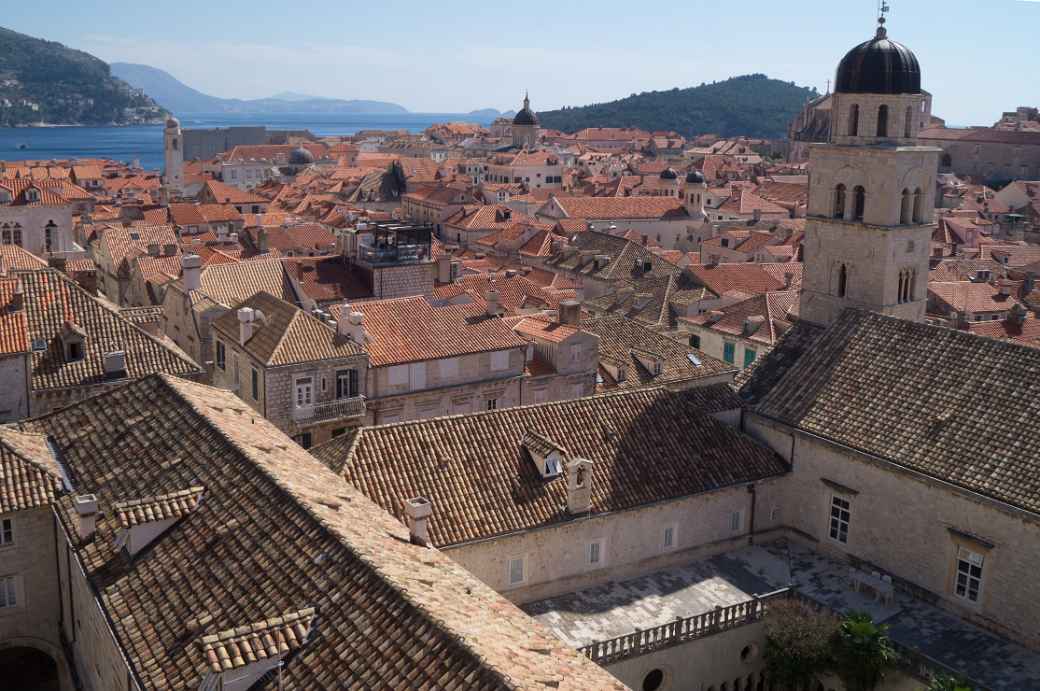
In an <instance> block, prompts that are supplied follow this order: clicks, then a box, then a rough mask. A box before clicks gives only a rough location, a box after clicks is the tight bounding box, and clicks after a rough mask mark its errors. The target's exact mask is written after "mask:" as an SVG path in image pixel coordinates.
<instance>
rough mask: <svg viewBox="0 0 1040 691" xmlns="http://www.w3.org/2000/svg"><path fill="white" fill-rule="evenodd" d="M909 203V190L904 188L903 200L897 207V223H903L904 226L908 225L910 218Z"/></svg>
mask: <svg viewBox="0 0 1040 691" xmlns="http://www.w3.org/2000/svg"><path fill="white" fill-rule="evenodd" d="M910 204H911V202H910V190H906V189H904V190H903V201H902V204H901V205H900V207H899V223H900V225H904V226H907V225H910V218H911V216H910V211H911V205H910Z"/></svg>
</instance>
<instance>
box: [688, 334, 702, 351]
mask: <svg viewBox="0 0 1040 691" xmlns="http://www.w3.org/2000/svg"><path fill="white" fill-rule="evenodd" d="M690 347H691V348H696V349H697V350H700V348H701V337H700V336H698V335H697V334H693V335H692V336H690Z"/></svg>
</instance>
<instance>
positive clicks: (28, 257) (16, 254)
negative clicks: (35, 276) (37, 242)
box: [0, 245, 47, 275]
mask: <svg viewBox="0 0 1040 691" xmlns="http://www.w3.org/2000/svg"><path fill="white" fill-rule="evenodd" d="M0 267H2V268H0V275H3V273H4V272H5V271H12V270H19V269H20V270H31V269H45V268H47V262H45V261H44V260H43V259H40V258H39V257H37V256H36V255H35V254H33V253H32V252H30V251H29V250H27V249H25V248H23V247H19V246H18V245H0Z"/></svg>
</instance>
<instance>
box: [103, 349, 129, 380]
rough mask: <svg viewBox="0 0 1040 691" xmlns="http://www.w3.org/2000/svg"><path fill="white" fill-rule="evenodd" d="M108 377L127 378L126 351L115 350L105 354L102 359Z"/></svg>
mask: <svg viewBox="0 0 1040 691" xmlns="http://www.w3.org/2000/svg"><path fill="white" fill-rule="evenodd" d="M102 364H103V365H104V368H105V376H106V377H125V376H126V351H123V350H115V351H112V352H111V353H105V354H104V356H103V358H102Z"/></svg>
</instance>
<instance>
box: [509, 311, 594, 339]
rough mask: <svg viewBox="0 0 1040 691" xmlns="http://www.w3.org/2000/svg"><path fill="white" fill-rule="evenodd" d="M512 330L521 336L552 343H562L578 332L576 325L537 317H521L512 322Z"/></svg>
mask: <svg viewBox="0 0 1040 691" xmlns="http://www.w3.org/2000/svg"><path fill="white" fill-rule="evenodd" d="M513 331H515V332H517V333H518V334H520V335H521V336H526V337H528V338H531V339H537V340H540V341H549V342H552V343H562V342H564V341H566V340H567V339H568V338H570V337H571V336H573V335H574V334H577V333H580V330H579V329H577V328H576V327H573V326H568V325H566V324H560V323H558V322H555V321H551V320H548V319H540V318H537V317H528V318H526V319H521V320H520V321H518V322H517V323H515V324H513Z"/></svg>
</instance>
